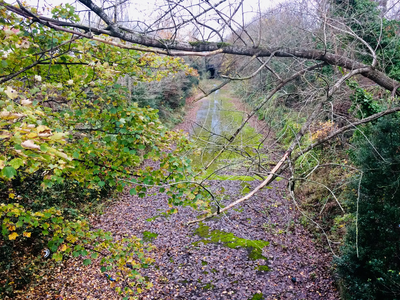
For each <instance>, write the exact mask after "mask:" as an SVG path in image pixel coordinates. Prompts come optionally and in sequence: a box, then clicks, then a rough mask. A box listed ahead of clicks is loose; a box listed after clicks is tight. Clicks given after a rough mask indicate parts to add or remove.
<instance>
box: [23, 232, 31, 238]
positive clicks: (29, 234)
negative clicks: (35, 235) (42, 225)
mask: <svg viewBox="0 0 400 300" xmlns="http://www.w3.org/2000/svg"><path fill="white" fill-rule="evenodd" d="M31 234H32V232H26V231H24V233H23V235H24V237H31Z"/></svg>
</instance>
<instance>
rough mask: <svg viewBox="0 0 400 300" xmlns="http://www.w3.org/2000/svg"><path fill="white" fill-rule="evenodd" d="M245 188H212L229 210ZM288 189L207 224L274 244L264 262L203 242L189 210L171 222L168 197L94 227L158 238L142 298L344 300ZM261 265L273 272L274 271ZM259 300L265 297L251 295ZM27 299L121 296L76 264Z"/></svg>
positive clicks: (124, 204) (117, 210)
mask: <svg viewBox="0 0 400 300" xmlns="http://www.w3.org/2000/svg"><path fill="white" fill-rule="evenodd" d="M203 101H207V100H203ZM237 105H239V104H237ZM199 106H200V104H199V103H197V104H194V105H192V107H191V108H189V109H188V111H187V118H186V121H185V122H183V123H182V124H180V125H179V126H178V128H179V129H183V130H185V131H187V132H188V131H190V127H191V122H190V120H192V119H194V116H196V111H197V109H198V107H199ZM247 184H250V185H251V186H255V185H256V184H257V182H250V183H249V182H246V183H241V182H238V181H229V180H227V181H212V182H210V188H211V189H212V190H213V191H218V190H220V189H221V188H224V189H225V194H226V196H225V202H224V203H222V204H225V205H226V204H227V203H229V202H231V201H232V200H235V199H237V197H240V196H241V195H242V192H243V191H242V190H243V189H244V188H249V186H246V185H247ZM251 186H250V188H251ZM285 190H286V186H285V183H284V182H283V180H282V181H280V182H275V183H273V184H272V185H271V186H270V187H269V188H268V189H264V190H262V191H261V192H260V193H258V194H257V196H255V197H253V198H252V199H251V200H250V201H249V202H247V203H244V204H243V205H242V206H239V207H236V208H235V209H233V210H231V211H229V212H228V214H227V215H224V216H222V217H220V218H218V219H215V220H210V221H206V222H204V224H203V226H204V225H206V226H209V231H210V232H211V231H213V230H219V232H220V231H223V232H226V233H232V234H234V235H235V236H236V237H237V238H242V239H247V240H263V241H267V242H269V245H268V246H266V247H263V248H262V249H261V251H262V252H261V254H262V256H263V257H262V258H259V259H255V260H252V259H251V255H249V254H251V253H252V252H251V251H252V250H253V249H252V248H246V247H244V248H243V247H239V248H236V249H232V248H229V247H227V246H226V244H224V243H222V242H220V243H211V242H201V241H202V240H204V237H200V236H199V235H197V234H196V229H197V228H198V227H199V225H198V224H196V225H192V226H186V225H185V224H186V223H187V222H188V221H189V220H193V219H195V218H196V217H197V216H198V214H199V213H198V212H195V211H193V210H192V209H190V208H179V210H178V212H177V213H175V214H173V215H171V216H169V217H168V218H167V217H164V216H160V213H161V212H162V211H166V210H167V209H169V207H168V204H167V199H166V196H165V195H157V196H149V197H145V198H138V197H136V196H131V195H129V194H125V195H123V196H122V197H121V200H120V201H118V202H116V203H115V204H114V205H113V206H111V207H110V208H109V209H107V212H106V213H105V214H104V215H102V216H100V217H98V218H96V219H95V220H94V223H93V226H94V228H102V229H104V230H109V231H112V232H113V233H114V234H115V235H116V236H123V235H137V236H142V234H143V232H145V231H148V232H152V233H155V234H158V236H157V237H156V238H155V239H154V240H153V241H152V243H153V244H154V245H155V246H156V250H155V251H154V252H153V254H152V255H153V257H154V258H155V263H154V264H153V265H152V266H151V267H150V268H148V269H144V270H143V272H142V273H143V275H145V276H147V277H148V279H149V280H150V281H152V282H153V284H154V286H153V287H152V288H151V289H150V290H146V291H144V292H143V293H142V294H141V296H140V299H244V300H246V299H339V296H338V292H337V290H336V289H335V287H334V284H333V281H334V280H333V278H332V275H331V274H330V260H331V254H330V253H329V252H325V251H323V250H322V249H320V248H318V247H317V246H316V245H315V244H314V243H313V241H312V238H311V236H310V235H309V233H308V232H307V231H306V230H305V229H304V228H303V226H301V225H300V224H299V222H298V221H297V219H298V214H297V213H296V211H295V207H294V205H292V203H291V201H290V200H289V198H288V197H286V195H285ZM146 220H147V221H146ZM249 256H250V257H249ZM262 266H268V268H269V271H267V270H266V269H268V268H266V267H264V268H262ZM261 294H262V295H263V297H264V298H255V297H254V295H258V296H260V295H261ZM25 296H26V295H25ZM253 297H254V298H253ZM24 298H25V299H26V298H27V297H24ZM30 298H31V299H119V298H120V296H119V295H118V294H117V293H116V292H115V291H114V290H113V289H112V288H111V287H110V281H109V280H108V279H107V278H105V276H104V274H102V273H101V272H100V271H99V267H98V265H97V264H96V263H95V264H93V265H91V266H87V267H82V265H81V263H80V260H79V259H71V260H69V261H68V262H66V263H65V264H64V265H63V268H60V270H58V271H57V272H55V274H54V275H53V276H52V278H49V280H48V282H47V284H46V285H44V286H40V287H37V289H35V290H34V291H31V293H30Z"/></svg>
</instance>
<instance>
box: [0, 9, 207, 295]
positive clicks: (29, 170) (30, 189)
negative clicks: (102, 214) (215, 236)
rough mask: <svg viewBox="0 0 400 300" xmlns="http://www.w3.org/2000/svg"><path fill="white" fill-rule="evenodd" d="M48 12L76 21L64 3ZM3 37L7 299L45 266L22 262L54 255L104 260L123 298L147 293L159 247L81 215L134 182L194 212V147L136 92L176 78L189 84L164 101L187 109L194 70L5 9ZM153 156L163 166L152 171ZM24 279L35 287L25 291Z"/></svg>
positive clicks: (2, 250)
mask: <svg viewBox="0 0 400 300" xmlns="http://www.w3.org/2000/svg"><path fill="white" fill-rule="evenodd" d="M29 9H31V10H32V11H33V12H36V10H35V8H32V7H30V8H29ZM52 13H53V17H54V18H57V19H62V20H68V21H72V22H77V21H79V17H78V15H76V14H75V12H74V7H73V6H71V5H68V4H66V5H64V6H56V7H55V8H54V9H53V11H52ZM0 29H1V30H0V38H1V39H2V43H1V44H0V63H1V66H2V67H1V68H0V84H1V85H0V196H1V197H2V201H1V203H0V224H1V226H2V237H3V240H4V242H2V243H0V254H2V257H6V258H7V259H6V260H4V261H3V262H2V263H1V264H0V273H1V275H2V277H5V279H4V280H2V281H0V282H1V283H2V284H1V285H3V286H4V288H1V289H0V295H7V296H8V297H12V295H13V292H14V291H15V290H22V289H24V288H25V287H26V284H28V283H29V282H30V281H31V280H30V277H32V276H31V275H32V274H33V273H35V270H36V271H37V269H35V268H36V267H32V266H31V267H29V268H28V267H27V268H25V269H22V268H20V269H18V264H17V263H16V262H17V261H21V260H22V261H24V259H25V260H27V259H31V258H32V257H33V256H35V257H36V258H35V259H37V260H40V259H41V251H42V250H43V249H46V248H48V249H49V250H50V252H51V253H52V255H51V258H52V260H53V261H55V262H59V261H61V260H63V259H64V258H68V257H79V256H81V257H83V264H84V265H89V264H91V263H92V261H93V260H95V259H100V260H101V264H102V265H103V266H104V269H103V268H102V270H110V269H114V270H116V274H117V278H116V279H117V280H119V279H121V278H124V280H125V279H129V280H130V283H129V284H128V286H129V288H127V289H124V290H123V291H122V290H121V293H124V294H125V295H127V296H133V295H134V294H136V293H138V292H139V290H138V289H136V288H135V282H141V287H142V288H143V287H149V286H151V283H149V282H145V280H144V278H143V277H141V276H140V274H139V270H140V268H141V267H143V266H145V265H147V264H149V263H151V261H152V260H151V259H150V258H148V256H147V255H146V253H147V252H148V251H150V250H151V249H152V248H151V246H150V245H146V246H143V244H142V241H141V240H140V239H138V238H136V237H134V236H132V237H126V238H123V239H120V240H116V239H115V238H114V237H113V236H112V234H111V233H109V232H103V231H101V230H97V231H95V230H91V229H90V224H89V222H88V220H87V219H86V218H85V215H84V211H85V210H86V209H88V207H91V205H96V204H98V203H99V202H100V201H101V200H102V199H105V198H107V197H108V196H110V195H112V194H113V192H122V191H123V190H124V188H125V187H126V186H127V185H132V187H131V192H132V193H135V194H138V195H139V196H141V197H143V196H144V195H146V193H147V192H148V188H150V187H153V186H156V187H158V188H159V190H160V191H161V192H166V193H167V194H168V195H169V202H170V204H171V206H172V205H191V206H193V207H197V201H198V200H199V199H202V198H203V194H202V192H201V191H200V190H199V189H198V188H197V187H192V186H191V185H190V184H188V183H186V182H189V181H190V180H191V178H192V169H191V165H190V160H189V159H187V158H186V157H185V156H184V155H183V154H184V153H186V151H188V150H189V149H190V148H191V147H192V146H191V144H190V142H189V140H188V139H187V137H186V135H183V134H182V133H178V132H172V131H168V130H167V128H166V127H165V126H164V125H163V124H162V122H161V121H160V119H159V111H158V110H157V109H162V106H163V103H162V102H161V101H160V102H159V104H158V105H157V107H156V108H157V109H155V108H152V107H150V106H149V103H146V101H142V102H141V103H140V104H141V105H139V104H138V102H140V101H139V99H138V98H135V97H133V95H132V85H133V86H134V85H135V84H136V85H138V84H139V85H140V84H148V83H149V84H150V83H152V82H158V81H160V82H162V81H163V80H168V79H169V78H170V77H171V78H173V77H174V76H178V77H179V78H180V79H181V80H182V82H185V84H182V85H176V86H175V87H174V91H173V93H172V92H171V93H169V94H165V95H164V94H163V93H161V94H162V95H163V97H164V99H174V100H173V102H174V105H175V104H176V105H175V106H174V105H172V104H171V105H167V106H168V108H171V109H172V108H176V107H179V105H181V104H182V102H183V97H184V96H185V95H187V93H188V92H189V89H190V86H191V83H192V82H195V80H194V79H193V78H195V76H196V72H195V71H194V70H193V69H191V68H190V67H188V66H187V65H186V64H185V63H184V61H183V60H182V59H180V58H170V57H160V56H157V55H155V54H145V53H141V52H138V51H133V50H126V49H120V48H116V47H114V46H112V45H109V44H107V43H101V42H95V41H92V40H87V39H82V38H77V37H74V36H73V35H71V34H69V33H65V32H57V31H54V30H52V29H49V28H46V27H44V26H42V25H41V24H38V23H30V22H29V20H23V19H20V18H18V17H17V16H15V15H14V14H12V13H9V12H6V11H5V9H4V8H3V7H0ZM21 58H23V59H21ZM190 76H192V77H193V78H192V77H190ZM127 78H128V79H129V81H130V83H129V82H127V80H126V79H127ZM188 78H189V79H188ZM186 83H188V84H186ZM166 86H168V85H166ZM172 96H174V97H175V98H173V97H172ZM156 97H158V96H157V95H156ZM172 147H173V148H172ZM145 160H152V161H155V162H157V164H159V165H160V167H159V168H154V167H146V168H145V167H143V162H144V161H145ZM169 213H173V209H171V210H170V212H169ZM27 245H30V246H27ZM28 252H29V253H28ZM30 252H31V253H30ZM19 256H21V257H24V259H21V257H19ZM127 263H129V265H130V266H131V268H126V267H125V266H126V264H127ZM19 265H25V266H27V265H29V263H26V262H25V261H24V262H23V263H22V264H19ZM10 269H13V270H12V272H10ZM28 270H29V272H28ZM21 272H22V274H23V275H24V276H23V278H28V279H26V280H24V281H20V283H18V284H17V283H16V282H17V280H16V278H17V277H21V276H20V275H19V274H21ZM121 280H122V279H121Z"/></svg>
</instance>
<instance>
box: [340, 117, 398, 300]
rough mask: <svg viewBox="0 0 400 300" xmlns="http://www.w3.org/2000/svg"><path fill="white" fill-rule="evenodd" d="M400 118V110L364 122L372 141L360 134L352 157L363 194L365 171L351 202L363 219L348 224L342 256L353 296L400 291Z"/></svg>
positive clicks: (342, 267) (353, 189) (378, 295)
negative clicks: (396, 113)
mask: <svg viewBox="0 0 400 300" xmlns="http://www.w3.org/2000/svg"><path fill="white" fill-rule="evenodd" d="M398 124H399V116H398V115H396V116H390V117H385V118H382V119H380V120H379V121H378V122H377V123H376V124H375V126H368V127H365V128H363V130H364V134H366V136H367V137H368V141H367V140H366V139H365V138H364V137H363V136H362V135H361V134H357V135H355V137H354V141H353V144H354V146H355V147H354V149H355V150H353V151H352V152H351V157H352V159H353V161H354V163H355V164H356V165H357V166H358V167H359V168H360V169H361V171H362V172H363V176H362V180H361V185H360V194H359V196H358V195H357V191H358V184H359V180H360V177H359V176H357V177H356V178H354V183H353V184H352V185H351V186H350V187H349V189H348V192H347V196H348V203H347V206H348V209H349V210H350V212H351V213H352V216H353V219H355V218H357V206H358V224H357V228H356V226H355V223H354V222H353V223H352V225H350V226H349V227H348V232H347V236H346V245H345V246H344V247H343V249H342V256H341V258H340V259H338V260H337V261H336V263H337V266H338V271H339V274H340V275H341V277H342V279H343V285H344V286H345V287H346V290H347V295H346V297H347V298H348V299H398V298H399V297H400V267H399V255H400V253H399V249H400V248H399V247H400V244H399V226H400V225H399V216H400V203H399V201H398V199H399V197H400V195H399V188H398V185H399V172H400V168H399V166H400V156H399V147H400V131H399V126H398ZM371 144H372V145H374V147H372V146H371ZM358 197H359V198H358ZM356 230H358V234H357V231H356ZM356 240H358V243H357V242H356ZM357 250H358V254H359V255H358V256H357Z"/></svg>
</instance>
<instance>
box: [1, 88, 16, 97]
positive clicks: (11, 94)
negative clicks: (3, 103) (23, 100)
mask: <svg viewBox="0 0 400 300" xmlns="http://www.w3.org/2000/svg"><path fill="white" fill-rule="evenodd" d="M4 93H6V95H7V96H8V98H10V99H15V98H17V97H18V93H17V91H16V90H14V89H13V88H12V87H11V86H8V87H7V89H6V91H5V92H4Z"/></svg>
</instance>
